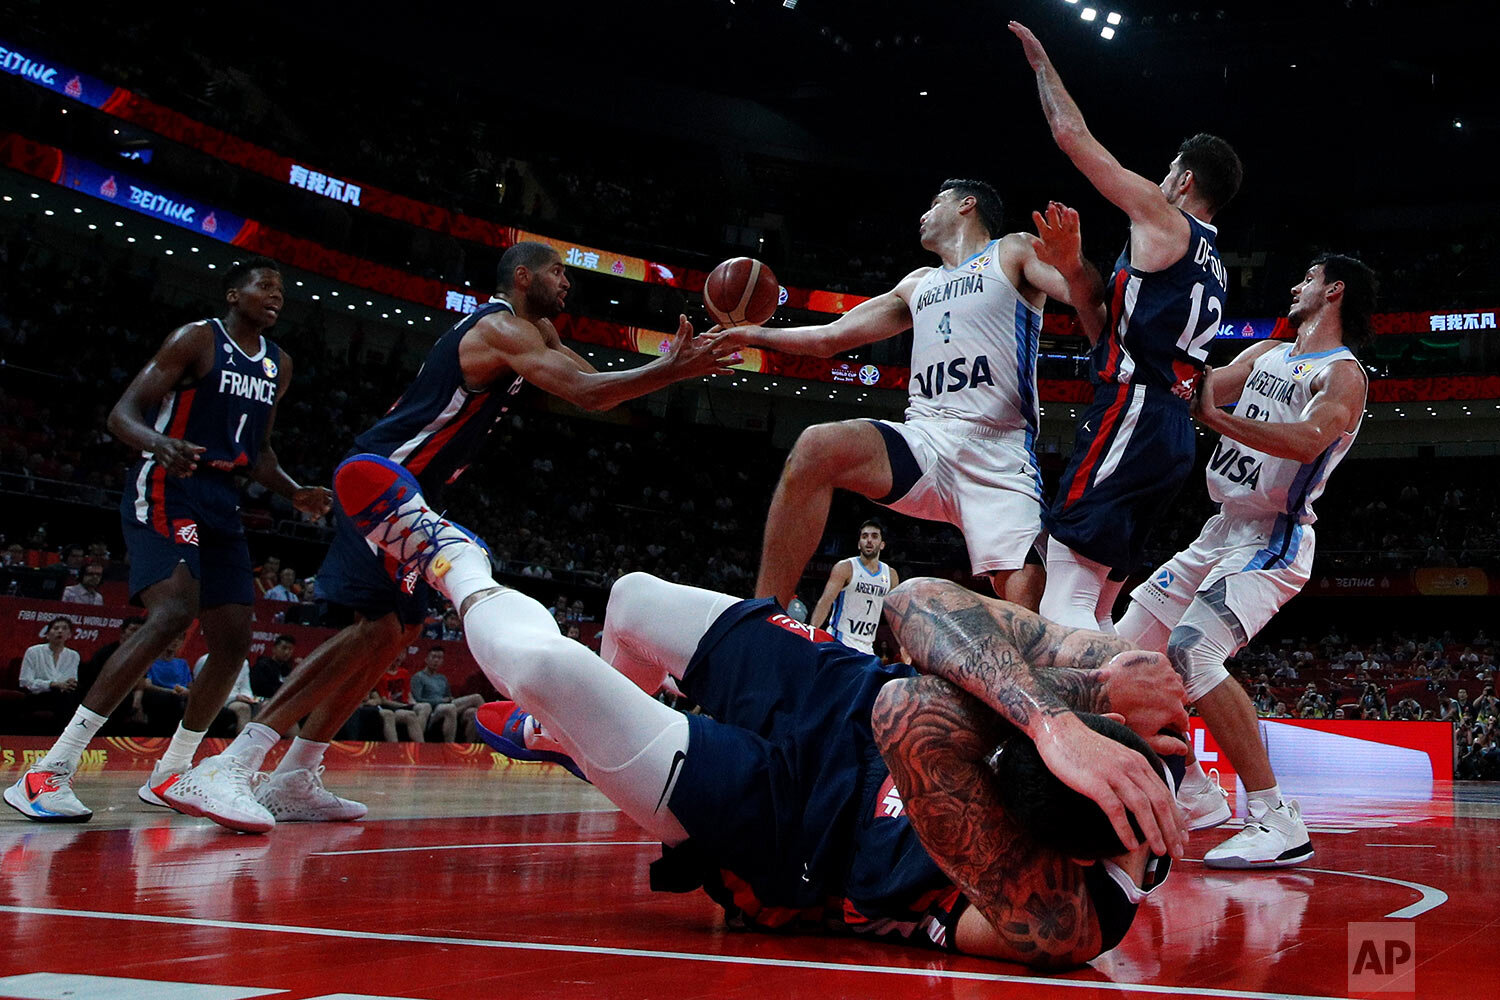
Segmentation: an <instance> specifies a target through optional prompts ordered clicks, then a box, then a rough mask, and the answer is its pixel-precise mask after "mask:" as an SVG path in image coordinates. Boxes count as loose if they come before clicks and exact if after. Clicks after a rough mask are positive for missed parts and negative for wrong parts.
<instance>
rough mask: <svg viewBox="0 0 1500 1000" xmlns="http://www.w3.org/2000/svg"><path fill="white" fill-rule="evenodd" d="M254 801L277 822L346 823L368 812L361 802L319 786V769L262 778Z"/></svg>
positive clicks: (320, 775)
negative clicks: (341, 796)
mask: <svg viewBox="0 0 1500 1000" xmlns="http://www.w3.org/2000/svg"><path fill="white" fill-rule="evenodd" d="M255 800H256V801H257V802H259V803H260V804H261V805H262V806H263V807H264V808H265V809H266V811H267V812H269V813H270V814H271V815H272V816H275V817H276V821H277V822H278V823H347V822H349V821H351V820H356V819H361V818H363V817H364V815H365V813H367V812H369V811H370V810H369V809H367V808H366V807H365V804H364V803H363V802H355V801H353V800H352V799H344V798H340V797H339V796H337V795H335V794H333V793H332V792H330V791H329V790H328V789H327V788H324V787H323V766H322V765H321V764H320V765H318V766H317V767H316V768H306V767H303V768H298V769H297V770H295V771H286V772H282V771H277V772H276V773H275V774H269V775H266V776H264V777H263V778H262V779H261V781H260V782H259V783H258V784H257V786H256V789H255Z"/></svg>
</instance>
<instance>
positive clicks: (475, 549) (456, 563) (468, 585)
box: [434, 543, 499, 608]
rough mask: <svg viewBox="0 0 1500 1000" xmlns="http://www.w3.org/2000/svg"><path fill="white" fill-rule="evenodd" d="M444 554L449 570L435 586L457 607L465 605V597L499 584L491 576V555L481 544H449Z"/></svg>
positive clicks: (439, 578)
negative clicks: (485, 552) (488, 554)
mask: <svg viewBox="0 0 1500 1000" xmlns="http://www.w3.org/2000/svg"><path fill="white" fill-rule="evenodd" d="M442 554H443V556H444V557H446V558H447V560H448V563H449V567H448V572H446V573H444V574H443V575H442V576H440V577H438V579H437V582H436V583H435V584H434V586H436V587H437V589H438V590H440V591H442V592H443V595H444V596H445V597H447V598H448V600H450V601H452V602H453V606H454V607H455V608H461V607H463V606H464V599H465V598H467V597H469V596H470V595H471V594H477V593H479V592H480V591H481V590H489V589H490V588H491V587H497V586H499V584H497V583H495V578H494V577H493V576H491V573H492V570H491V568H490V557H489V556H487V555H485V554H484V549H481V548H480V547H479V546H477V545H475V544H473V543H467V544H463V545H449V546H447V547H446V548H444V549H443V552H442Z"/></svg>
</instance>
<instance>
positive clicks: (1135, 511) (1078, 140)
mask: <svg viewBox="0 0 1500 1000" xmlns="http://www.w3.org/2000/svg"><path fill="white" fill-rule="evenodd" d="M1010 27H1011V31H1012V32H1013V33H1014V34H1015V35H1016V36H1017V37H1018V38H1019V39H1020V40H1021V44H1022V47H1023V49H1024V51H1025V54H1026V59H1027V61H1028V62H1029V63H1030V64H1031V67H1032V69H1033V70H1034V71H1035V73H1036V79H1037V90H1038V92H1039V94H1040V96H1041V102H1042V109H1043V111H1044V112H1045V113H1046V116H1047V124H1048V125H1049V126H1050V127H1051V130H1052V135H1053V138H1054V139H1055V140H1056V141H1057V144H1058V146H1059V147H1060V148H1061V149H1062V151H1063V152H1064V153H1065V154H1067V156H1068V158H1069V159H1070V160H1072V161H1073V164H1074V165H1075V166H1076V167H1078V169H1079V170H1080V171H1081V172H1082V173H1083V175H1084V176H1085V177H1086V178H1088V180H1089V182H1090V183H1091V184H1093V185H1094V187H1095V188H1096V189H1097V190H1098V191H1099V193H1100V194H1102V195H1103V196H1104V197H1105V198H1106V199H1108V200H1109V201H1110V202H1111V203H1112V204H1114V205H1115V206H1116V207H1118V208H1120V209H1121V210H1122V211H1124V212H1125V214H1126V215H1128V216H1129V217H1130V240H1129V243H1128V244H1127V246H1126V249H1125V251H1124V253H1122V254H1121V255H1120V258H1119V261H1118V262H1117V263H1116V265H1115V270H1114V273H1113V275H1112V276H1111V278H1110V282H1109V285H1108V287H1107V288H1106V287H1105V286H1103V285H1102V284H1101V283H1100V282H1099V280H1098V276H1097V275H1096V274H1095V273H1094V271H1093V268H1092V267H1090V266H1088V265H1087V264H1086V263H1085V262H1084V260H1083V257H1082V254H1081V251H1080V248H1079V240H1078V217H1077V213H1075V212H1072V211H1071V210H1066V209H1062V208H1061V207H1060V206H1054V207H1053V208H1052V209H1049V212H1048V216H1047V218H1046V219H1039V220H1038V223H1039V225H1040V226H1041V235H1040V238H1039V239H1038V241H1037V252H1038V256H1039V257H1040V258H1041V259H1043V260H1047V261H1048V262H1049V263H1052V264H1053V266H1054V267H1057V268H1058V269H1059V270H1060V271H1062V272H1063V274H1064V275H1065V276H1066V277H1067V278H1068V284H1069V289H1070V293H1071V295H1070V297H1071V299H1072V302H1073V303H1074V306H1075V307H1077V308H1078V309H1079V313H1080V316H1081V317H1085V321H1084V322H1083V324H1082V325H1083V328H1084V331H1085V334H1086V335H1089V336H1090V340H1091V341H1092V342H1093V354H1092V362H1093V363H1092V365H1091V366H1090V368H1091V370H1090V379H1091V381H1092V382H1093V383H1094V399H1093V402H1092V403H1091V404H1090V405H1089V407H1088V408H1087V409H1086V410H1085V411H1084V414H1083V418H1082V420H1080V421H1079V424H1078V433H1077V435H1076V437H1075V440H1074V448H1073V455H1072V458H1071V459H1070V461H1069V463H1068V467H1067V469H1066V471H1065V472H1064V473H1063V477H1062V480H1061V482H1060V483H1059V485H1058V490H1057V496H1056V497H1055V498H1054V500H1053V503H1052V509H1051V510H1050V511H1049V512H1048V516H1047V530H1048V533H1049V535H1050V539H1049V542H1048V546H1047V585H1046V590H1045V591H1044V592H1043V595H1042V604H1041V613H1042V615H1043V616H1044V617H1046V618H1050V619H1052V620H1053V621H1057V622H1060V623H1062V624H1065V625H1070V626H1073V627H1075V628H1093V627H1096V626H1097V627H1098V628H1100V629H1103V630H1105V631H1109V630H1111V629H1112V626H1111V625H1110V624H1109V621H1110V612H1111V609H1112V607H1113V605H1114V600H1115V597H1116V596H1117V595H1118V594H1119V591H1120V587H1121V585H1122V583H1123V582H1124V579H1125V576H1126V574H1127V573H1129V571H1130V570H1132V569H1134V568H1135V566H1136V564H1137V563H1138V562H1139V561H1140V559H1141V556H1142V552H1143V549H1144V546H1145V540H1146V536H1147V534H1148V533H1149V531H1150V529H1151V527H1152V525H1153V524H1155V522H1156V521H1157V520H1159V518H1160V514H1161V512H1162V511H1163V510H1164V509H1165V508H1166V506H1167V504H1169V503H1170V502H1171V501H1172V499H1173V497H1175V496H1176V494H1177V492H1178V490H1179V489H1180V488H1181V486H1182V484H1183V483H1184V481H1185V480H1186V479H1187V477H1188V475H1189V473H1190V472H1191V471H1192V464H1193V454H1194V431H1193V422H1192V416H1191V414H1190V412H1189V401H1190V399H1191V398H1192V394H1193V390H1194V387H1195V386H1196V384H1197V381H1198V377H1199V375H1200V373H1201V372H1202V371H1203V369H1204V368H1205V367H1206V365H1207V363H1208V348H1209V345H1210V344H1211V343H1212V342H1213V339H1214V336H1215V335H1216V334H1217V333H1218V331H1219V327H1220V326H1221V325H1222V324H1223V322H1224V304H1225V272H1224V265H1223V262H1222V261H1221V260H1220V259H1219V252H1218V248H1217V236H1218V231H1217V229H1215V227H1214V226H1213V223H1212V219H1213V217H1214V215H1215V214H1216V213H1217V212H1219V211H1220V210H1221V209H1222V208H1223V207H1224V206H1225V205H1226V204H1228V202H1229V201H1230V199H1232V198H1233V197H1234V195H1235V193H1236V192H1237V191H1238V190H1239V185H1240V178H1241V176H1242V168H1241V166H1240V161H1239V157H1238V156H1237V155H1236V154H1235V152H1234V150H1233V149H1231V148H1230V146H1229V144H1228V143H1226V142H1225V141H1224V140H1223V139H1220V138H1218V137H1217V136H1212V135H1208V134H1206V133H1204V134H1199V135H1195V136H1193V137H1192V138H1191V139H1188V140H1187V141H1186V142H1184V143H1183V144H1182V146H1181V148H1180V149H1179V150H1178V152H1177V156H1176V157H1175V158H1174V159H1173V160H1172V164H1171V167H1170V169H1169V170H1168V172H1167V176H1166V178H1165V179H1164V180H1162V181H1161V182H1160V183H1159V184H1158V183H1155V182H1153V181H1151V180H1149V179H1148V178H1146V177H1143V176H1141V175H1140V174H1137V173H1135V172H1133V171H1131V170H1127V169H1126V168H1125V167H1123V166H1121V164H1120V162H1119V161H1118V160H1117V159H1115V157H1114V156H1113V155H1112V154H1111V153H1110V152H1109V150H1107V149H1105V148H1104V146H1103V145H1102V144H1101V143H1100V142H1099V141H1098V140H1097V139H1095V138H1094V137H1093V135H1092V134H1090V132H1089V130H1088V126H1087V125H1085V124H1084V121H1083V115H1082V114H1081V113H1080V112H1079V110H1078V106H1077V105H1076V104H1074V103H1073V99H1072V98H1071V97H1070V96H1069V95H1068V92H1067V90H1066V89H1065V88H1064V87H1063V84H1062V80H1061V79H1059V77H1058V74H1057V70H1056V69H1055V68H1054V67H1053V65H1052V61H1051V60H1050V59H1049V58H1048V57H1047V52H1046V50H1045V49H1043V48H1042V45H1041V43H1040V42H1038V41H1037V39H1036V36H1034V35H1033V34H1032V33H1031V32H1030V31H1029V30H1027V29H1026V28H1025V27H1024V26H1023V25H1021V24H1018V23H1016V22H1014V21H1013V22H1011V26H1010ZM1090 312H1092V313H1093V314H1094V315H1093V316H1085V314H1086V313H1090ZM1095 324H1098V326H1099V327H1100V332H1099V335H1098V336H1097V337H1094V336H1092V335H1091V331H1092V330H1093V329H1094V327H1095Z"/></svg>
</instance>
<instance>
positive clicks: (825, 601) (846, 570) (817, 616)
mask: <svg viewBox="0 0 1500 1000" xmlns="http://www.w3.org/2000/svg"><path fill="white" fill-rule="evenodd" d="M853 573H854V567H852V566H850V565H849V560H847V559H841V560H839V562H838V563H837V564H835V565H834V567H833V572H831V573H829V574H828V583H827V584H826V585H824V587H823V596H821V597H819V598H818V606H817V607H815V608H813V613H812V617H811V618H809V619H808V620H807V623H808V624H809V625H811V626H812V627H813V628H822V627H823V625H824V624H825V623H826V622H827V621H828V613H829V612H830V611H832V610H833V602H834V601H835V600H837V599H838V596H839V591H841V590H843V589H844V588H845V587H847V586H849V579H850V577H851V576H853Z"/></svg>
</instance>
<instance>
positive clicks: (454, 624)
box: [422, 608, 464, 642]
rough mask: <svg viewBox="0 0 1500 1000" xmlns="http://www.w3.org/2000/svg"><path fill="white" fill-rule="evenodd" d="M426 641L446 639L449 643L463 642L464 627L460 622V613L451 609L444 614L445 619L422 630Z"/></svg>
mask: <svg viewBox="0 0 1500 1000" xmlns="http://www.w3.org/2000/svg"><path fill="white" fill-rule="evenodd" d="M422 638H424V639H445V640H447V641H449V642H463V639H464V627H463V623H462V622H460V621H459V618H458V612H457V611H454V610H453V609H452V608H449V609H448V610H447V611H444V612H443V617H442V618H440V619H439V620H437V621H435V622H433V623H431V624H430V625H428V626H427V627H426V628H424V629H423V630H422Z"/></svg>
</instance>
